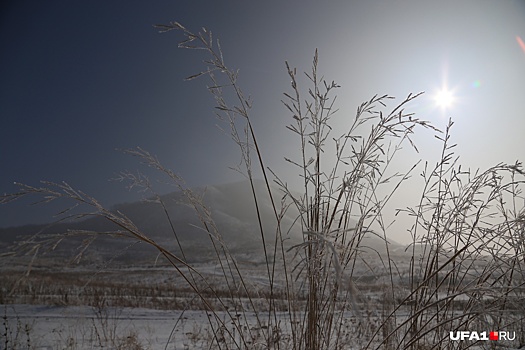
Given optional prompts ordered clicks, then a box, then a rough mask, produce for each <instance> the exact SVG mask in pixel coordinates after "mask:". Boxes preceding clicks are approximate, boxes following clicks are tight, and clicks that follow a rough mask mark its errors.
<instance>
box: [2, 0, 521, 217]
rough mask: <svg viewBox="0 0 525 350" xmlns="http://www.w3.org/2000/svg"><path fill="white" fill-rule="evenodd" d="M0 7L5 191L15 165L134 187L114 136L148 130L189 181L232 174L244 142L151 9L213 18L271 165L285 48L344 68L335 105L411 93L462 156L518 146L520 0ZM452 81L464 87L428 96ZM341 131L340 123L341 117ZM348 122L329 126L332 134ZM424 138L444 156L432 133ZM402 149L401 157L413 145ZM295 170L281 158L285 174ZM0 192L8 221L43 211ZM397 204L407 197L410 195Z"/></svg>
mask: <svg viewBox="0 0 525 350" xmlns="http://www.w3.org/2000/svg"><path fill="white" fill-rule="evenodd" d="M10 3H11V4H10V5H2V6H3V8H2V13H1V15H0V47H1V49H0V52H1V53H0V77H1V78H0V113H1V118H2V124H1V128H0V130H1V134H2V135H1V137H0V164H1V170H0V192H1V193H4V192H13V191H15V190H16V187H15V186H14V185H13V182H14V181H18V182H24V183H27V184H32V185H36V184H38V181H39V180H41V179H43V180H51V181H66V182H68V183H70V184H71V185H73V186H75V187H77V188H79V189H81V190H83V191H84V192H86V193H88V194H91V195H93V196H94V197H97V198H99V199H100V200H101V201H102V203H104V204H106V205H113V204H115V203H119V202H123V201H129V200H132V199H135V198H138V196H137V195H135V194H133V193H128V192H127V191H126V190H125V189H124V188H123V185H122V184H119V183H114V182H110V181H108V179H110V178H112V177H114V176H115V174H116V173H118V172H119V171H122V170H131V171H133V170H135V169H137V168H138V167H139V166H138V165H137V163H136V160H134V159H131V158H129V157H128V156H125V155H123V154H121V153H119V152H118V151H116V150H115V149H119V148H120V149H122V148H132V147H136V146H140V147H142V148H145V149H147V150H149V151H151V152H152V153H154V154H156V155H157V156H158V157H159V158H160V159H161V160H162V161H163V162H164V163H165V164H166V165H167V166H169V167H170V168H172V169H173V170H174V171H175V172H177V173H179V174H180V175H182V176H183V177H184V178H186V179H187V182H188V184H189V185H192V186H193V185H204V184H219V183H225V182H230V181H234V180H238V179H239V176H237V175H236V174H235V173H234V172H233V171H231V170H229V169H228V167H230V166H235V165H236V164H237V162H238V160H239V156H238V152H237V149H236V147H235V145H234V144H233V143H232V142H231V141H230V140H229V138H228V136H226V135H224V134H223V133H222V132H220V131H219V130H218V128H217V127H216V124H217V123H218V121H217V120H216V119H215V117H214V114H213V113H214V111H213V106H214V101H213V98H212V97H211V96H210V95H209V94H208V93H207V91H206V88H205V87H206V83H207V81H206V80H203V79H197V80H193V81H190V82H184V81H183V78H184V77H186V76H189V75H191V74H194V73H196V72H198V71H199V70H200V69H202V68H203V66H202V59H203V58H205V57H204V56H202V52H196V51H184V50H181V49H177V42H178V41H180V40H181V39H182V35H181V34H180V33H178V32H170V33H166V34H159V33H158V31H157V30H156V29H154V28H153V27H152V25H154V24H159V23H167V22H169V21H179V22H180V23H182V24H184V25H185V26H186V27H187V28H189V29H191V30H194V31H198V30H199V29H200V28H201V27H203V26H204V27H206V28H209V29H211V30H212V31H213V32H214V35H215V36H216V37H219V38H220V39H221V44H222V48H223V51H224V55H225V59H226V62H227V63H228V64H229V65H230V66H231V67H233V68H237V69H239V71H240V83H241V86H242V87H243V89H244V91H245V93H246V94H249V95H251V96H252V97H253V100H254V110H253V119H254V124H255V127H256V131H257V133H258V135H259V142H260V143H261V147H262V149H263V151H264V152H265V157H266V161H267V164H268V165H271V166H272V167H274V168H275V169H276V170H277V171H280V172H282V173H285V174H286V173H287V171H289V169H290V168H287V167H286V166H285V163H284V162H283V161H282V158H283V157H284V156H289V155H290V154H288V153H287V152H288V151H289V152H290V153H293V152H294V151H295V150H296V149H297V148H298V144H297V143H296V140H295V139H294V138H293V137H292V135H290V133H289V132H288V131H287V130H286V129H285V127H284V126H285V125H286V124H288V123H290V121H291V118H290V115H289V113H288V112H287V110H286V109H285V108H284V107H283V106H282V104H281V102H280V100H281V99H282V98H283V96H282V93H283V92H285V91H290V87H289V83H290V79H289V78H288V77H287V75H286V70H285V64H284V62H285V61H289V62H290V64H291V65H293V66H296V67H298V69H299V70H308V69H309V67H310V64H311V61H312V57H313V53H314V50H315V49H316V48H318V49H319V56H320V71H321V73H323V74H324V76H325V77H326V78H327V79H328V80H335V81H336V82H337V83H339V85H341V88H340V89H339V90H338V95H339V103H338V107H339V108H340V113H339V118H340V121H339V122H338V124H336V125H337V126H338V127H340V128H341V133H342V132H343V131H344V130H343V129H344V127H345V118H347V119H351V118H353V117H354V113H355V110H356V107H357V106H358V105H359V103H361V102H362V101H364V100H368V99H369V98H370V97H372V96H373V95H374V94H390V95H392V96H395V97H397V98H398V99H402V98H404V97H406V95H408V93H410V92H414V93H416V92H420V91H425V92H426V93H425V95H424V96H423V97H421V98H419V99H418V100H417V101H416V102H415V103H413V104H412V105H411V110H412V111H414V112H416V113H417V115H418V116H419V117H420V118H423V119H427V120H430V121H431V122H433V123H434V124H435V125H436V126H438V127H440V128H444V126H445V125H446V122H447V120H448V117H449V115H450V116H452V118H453V120H454V121H455V126H454V129H453V141H454V142H456V143H458V147H457V150H456V152H457V153H458V154H459V155H460V156H461V159H462V160H461V163H462V164H464V166H466V167H471V168H474V169H475V168H481V169H485V168H487V167H489V166H491V165H494V164H496V163H499V162H511V163H513V162H515V161H516V160H522V161H523V160H525V152H524V150H525V137H524V136H523V132H524V131H525V47H521V46H520V43H519V38H520V37H521V39H523V40H525V2H523V1H506V0H504V1H500V0H493V1H481V0H474V1H466V0H462V1H457V0H453V1H442V0H441V1H421V0H417V1H167V0H166V1H161V0H157V1H130V0H126V1H117V0H112V1H11V2H10ZM444 84H447V85H448V88H449V89H451V90H452V91H453V93H454V96H455V103H454V104H453V105H452V106H451V107H450V108H449V109H448V110H446V111H443V110H441V109H439V108H437V107H436V106H435V103H434V101H433V97H434V95H435V92H436V91H437V90H439V89H440V88H441V87H442V86H443V85H444ZM336 131H337V130H336ZM336 134H337V135H338V134H339V133H334V136H337V135H336ZM417 140H418V141H419V142H420V143H421V149H422V152H421V153H420V154H419V155H418V154H415V153H413V152H412V153H410V152H409V153H407V154H409V155H410V156H411V157H413V158H410V157H408V156H405V157H404V158H403V162H407V165H408V164H409V163H411V162H414V161H415V160H417V159H419V158H423V159H429V160H430V161H431V162H435V161H436V160H437V157H438V156H439V149H438V147H439V143H437V142H436V140H435V139H434V137H433V134H432V133H429V132H423V133H422V134H421V135H420V136H419V137H418V138H417ZM407 157H408V158H407ZM292 173H293V172H290V173H288V174H292ZM22 204H24V203H20V204H18V205H15V204H13V205H8V206H2V207H0V226H10V225H18V224H22V223H30V222H41V221H48V220H49V215H50V214H51V211H50V210H48V209H46V208H45V207H31V208H27V207H26V206H25V204H24V205H22ZM402 206H405V205H404V204H402Z"/></svg>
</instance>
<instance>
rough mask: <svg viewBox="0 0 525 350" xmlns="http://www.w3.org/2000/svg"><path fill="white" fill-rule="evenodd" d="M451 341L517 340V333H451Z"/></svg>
mask: <svg viewBox="0 0 525 350" xmlns="http://www.w3.org/2000/svg"><path fill="white" fill-rule="evenodd" d="M449 338H450V340H515V339H516V332H506V331H498V332H494V331H492V332H486V331H485V332H476V331H457V332H450V335H449Z"/></svg>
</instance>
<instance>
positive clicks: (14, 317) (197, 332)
mask: <svg viewBox="0 0 525 350" xmlns="http://www.w3.org/2000/svg"><path fill="white" fill-rule="evenodd" d="M0 307H1V309H2V310H1V312H2V319H3V321H4V322H5V323H6V328H7V329H8V333H9V334H8V340H9V344H10V345H8V348H10V349H28V348H30V349H38V350H55V349H71V350H73V349H101V348H104V349H130V350H134V349H148V350H157V349H159V350H160V349H162V350H164V349H169V350H180V349H198V348H201V347H203V346H205V345H209V344H210V343H211V337H213V335H214V334H219V331H218V330H217V328H215V332H213V331H211V326H210V323H209V321H208V313H207V312H205V311H199V310H187V311H181V310H173V311H169V310H152V309H145V308H112V307H105V308H104V309H96V308H93V307H89V306H46V305H26V304H12V305H2V306H0ZM210 316H211V315H210ZM219 316H220V317H221V318H223V319H224V320H227V319H228V316H227V315H226V313H219ZM238 316H240V315H238ZM282 316H283V315H281V316H279V317H282ZM240 317H245V318H247V323H246V324H248V325H256V324H257V322H256V316H255V314H244V315H243V316H240ZM225 324H226V325H227V326H228V327H229V328H230V330H233V328H234V327H233V326H231V321H229V322H227V323H225ZM253 329H255V328H252V330H253ZM234 332H235V331H234ZM259 332H260V330H259ZM255 333H257V330H255ZM236 338H238V335H237V337H236ZM4 341H5V336H4V338H2V342H4ZM28 344H30V345H28ZM2 345H4V344H2Z"/></svg>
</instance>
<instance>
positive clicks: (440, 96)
mask: <svg viewBox="0 0 525 350" xmlns="http://www.w3.org/2000/svg"><path fill="white" fill-rule="evenodd" d="M434 101H435V102H436V104H437V105H438V106H439V107H441V108H443V109H446V108H450V107H451V106H452V104H453V103H454V95H453V94H452V91H450V90H448V89H445V88H444V89H442V90H440V91H438V92H437V93H436V95H435V96H434Z"/></svg>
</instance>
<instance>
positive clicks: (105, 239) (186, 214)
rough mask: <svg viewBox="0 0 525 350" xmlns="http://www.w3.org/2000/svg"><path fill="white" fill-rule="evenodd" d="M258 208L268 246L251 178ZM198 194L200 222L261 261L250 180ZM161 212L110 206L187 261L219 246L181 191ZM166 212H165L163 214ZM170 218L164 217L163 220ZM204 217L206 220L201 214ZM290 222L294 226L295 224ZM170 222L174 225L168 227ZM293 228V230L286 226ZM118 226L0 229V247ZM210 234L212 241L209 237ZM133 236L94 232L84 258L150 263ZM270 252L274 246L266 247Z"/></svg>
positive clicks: (73, 246) (264, 204)
mask: <svg viewBox="0 0 525 350" xmlns="http://www.w3.org/2000/svg"><path fill="white" fill-rule="evenodd" d="M254 185H255V186H254V188H255V191H256V193H257V199H258V206H259V210H260V214H261V221H262V223H263V229H264V234H265V241H266V245H267V247H268V248H270V247H273V244H274V242H275V232H276V220H275V215H274V209H273V207H272V204H271V201H270V198H269V196H268V194H267V193H266V191H265V184H264V182H263V181H260V180H258V181H255V182H254ZM192 193H195V194H196V195H197V197H201V198H202V202H203V203H204V207H201V208H199V210H209V213H210V215H211V218H212V219H213V223H211V222H205V224H206V225H209V226H208V227H210V228H211V229H210V231H212V232H213V230H214V229H213V228H212V225H215V227H216V228H217V232H219V233H220V236H221V239H220V240H222V241H223V242H224V243H225V245H226V246H227V247H228V249H229V250H230V251H231V252H233V253H234V254H236V255H237V256H240V257H242V258H243V259H248V260H253V261H262V256H263V255H262V252H263V249H262V247H263V244H262V238H261V234H260V228H259V225H258V219H257V214H256V210H255V202H254V199H253V195H252V189H251V186H250V184H249V182H247V181H244V182H237V183H231V184H224V185H216V186H209V187H206V188H195V189H193V190H192ZM272 193H273V196H274V200H275V202H276V204H277V206H278V207H277V208H276V209H277V211H278V212H279V211H280V200H281V198H282V196H283V192H282V191H281V190H279V189H278V188H277V187H272ZM161 200H162V202H163V203H164V205H165V208H166V211H164V208H163V207H162V205H161V204H160V202H159V201H158V200H154V199H148V200H144V201H139V202H133V203H126V204H120V205H117V206H115V208H113V211H115V212H116V211H118V212H121V213H123V214H124V215H126V216H127V217H129V218H130V219H131V220H132V221H133V222H134V224H135V225H136V226H137V227H138V228H139V229H140V230H141V231H142V232H143V233H144V234H145V235H146V236H148V237H149V238H151V239H153V240H154V241H155V242H157V243H158V244H160V245H163V246H164V247H166V248H168V249H170V250H173V251H175V252H177V254H179V253H180V250H179V248H178V247H177V244H176V243H177V242H176V239H175V235H174V233H176V235H177V237H178V239H179V242H180V244H181V246H182V247H183V249H184V253H185V256H186V258H187V259H188V260H189V261H205V260H207V258H208V257H210V256H211V254H213V243H215V244H216V245H220V244H221V243H220V240H219V239H217V238H216V237H215V238H213V236H212V235H210V234H208V232H207V231H206V230H205V229H204V228H203V227H204V226H203V222H202V221H201V218H199V216H198V215H197V214H196V211H195V207H194V205H193V203H192V201H191V200H189V199H188V197H187V196H186V195H185V194H184V193H183V192H180V191H179V192H173V193H170V194H167V195H163V196H161ZM166 212H167V214H168V215H166ZM168 216H169V219H168ZM297 217H298V211H297V209H296V208H294V207H293V206H290V207H289V209H288V210H287V211H286V212H285V213H284V214H283V215H282V221H281V228H282V231H283V238H284V239H285V242H286V243H285V244H286V246H288V247H291V246H293V245H295V244H298V243H300V242H302V240H303V237H302V233H301V229H300V225H299V223H298V222H296V221H297ZM205 219H206V218H205ZM294 222H295V224H294ZM172 225H173V229H172ZM291 227H293V228H292V229H290V228H291ZM117 229H118V227H117V226H116V225H115V224H113V223H111V222H109V221H107V220H106V219H104V218H100V217H91V218H88V219H85V220H83V221H79V222H73V223H58V224H55V225H29V226H19V227H11V228H4V229H0V237H1V238H0V244H1V245H0V248H2V250H3V251H6V250H7V249H8V246H9V245H10V244H12V243H13V242H15V241H20V240H24V239H27V238H28V237H30V236H31V235H34V234H35V233H37V232H40V231H41V234H40V237H41V238H45V237H50V236H51V235H53V234H63V233H64V232H68V231H71V230H73V231H75V230H76V231H82V230H86V231H98V232H107V231H115V230H117ZM212 238H213V239H212ZM82 239H85V237H80V236H79V237H75V236H73V237H70V238H67V239H66V240H64V241H62V242H61V243H60V244H59V245H58V246H57V248H56V250H55V251H54V252H52V253H51V254H49V255H50V256H53V254H55V255H57V256H66V255H68V254H71V252H73V255H74V254H75V251H76V250H77V249H78V246H80V245H82ZM135 242H136V239H123V238H116V237H112V236H108V235H98V237H97V239H96V240H95V241H94V242H93V243H92V245H91V246H90V248H89V249H88V250H87V251H86V254H85V259H87V260H88V261H89V260H90V259H91V260H95V261H96V260H100V259H103V260H104V259H108V258H111V257H113V256H117V257H118V258H117V260H119V259H120V260H124V261H126V262H130V261H131V262H136V263H141V262H146V261H153V260H154V259H155V257H156V251H155V250H154V249H153V248H152V247H148V246H147V244H145V243H139V244H135ZM389 243H390V247H391V248H392V250H398V251H399V250H402V249H401V248H402V247H401V246H400V245H398V244H396V243H394V242H389ZM363 246H367V247H371V248H372V249H375V250H377V251H379V252H381V251H384V249H385V247H384V246H385V243H384V241H382V240H381V239H379V238H377V237H374V236H371V237H367V239H366V240H365V241H364V242H363ZM270 251H273V248H272V249H270Z"/></svg>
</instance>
